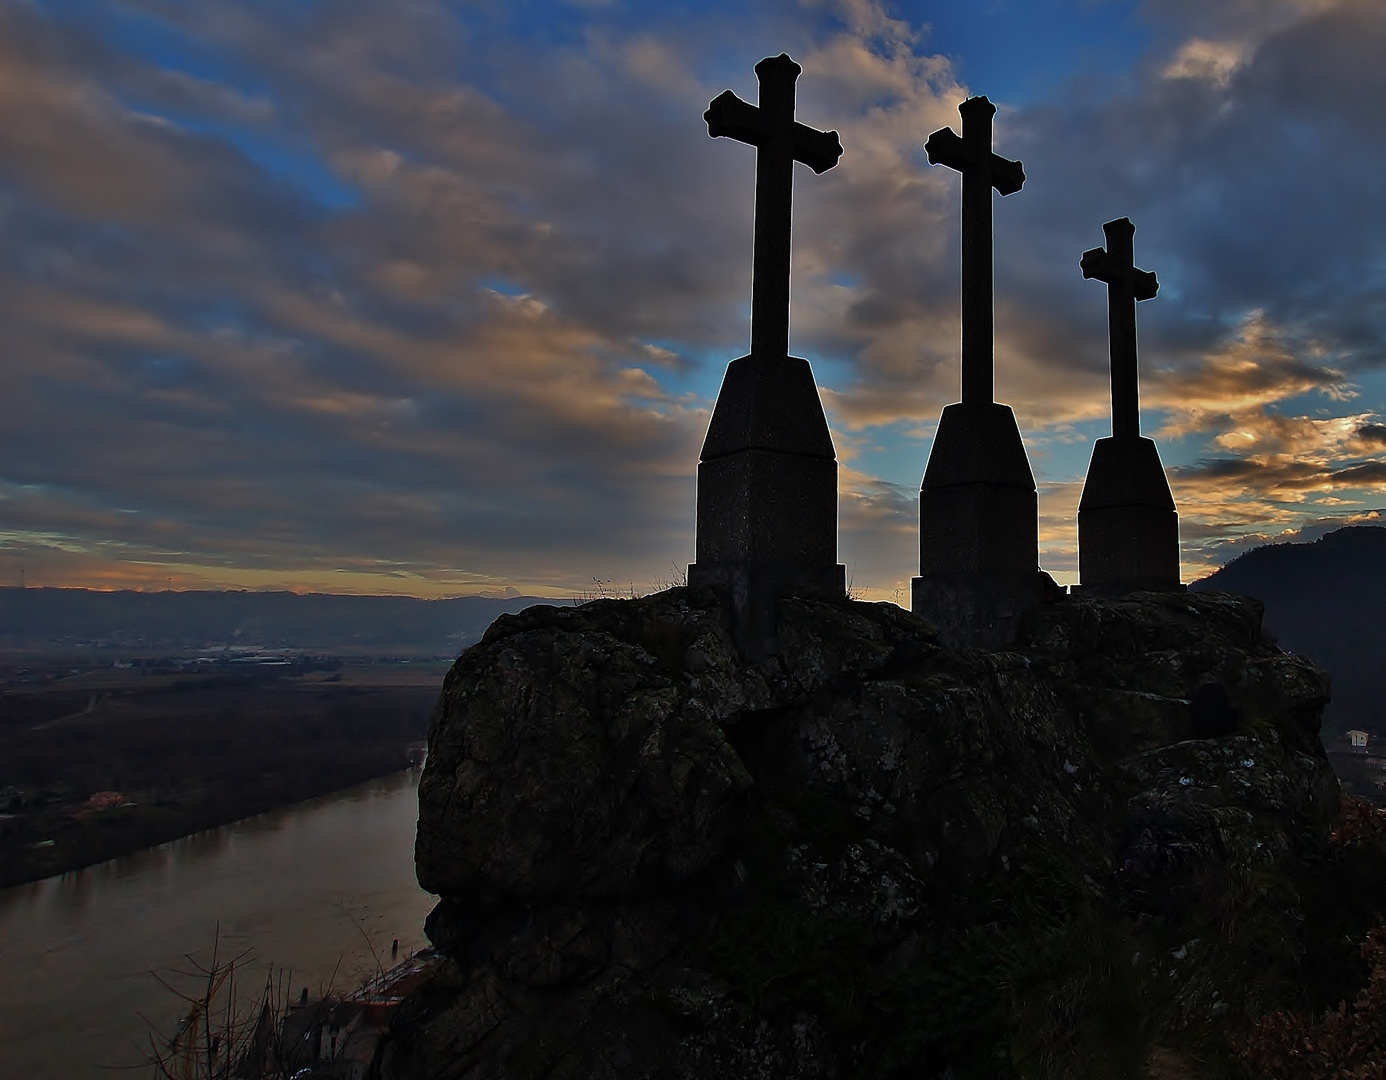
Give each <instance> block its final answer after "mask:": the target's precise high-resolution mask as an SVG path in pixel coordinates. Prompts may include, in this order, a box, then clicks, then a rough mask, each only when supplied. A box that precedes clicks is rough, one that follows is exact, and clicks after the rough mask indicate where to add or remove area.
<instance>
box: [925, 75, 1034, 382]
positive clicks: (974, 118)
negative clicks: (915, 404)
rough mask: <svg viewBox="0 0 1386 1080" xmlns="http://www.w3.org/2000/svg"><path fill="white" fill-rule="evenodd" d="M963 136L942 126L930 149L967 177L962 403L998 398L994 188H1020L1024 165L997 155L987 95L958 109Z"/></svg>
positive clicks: (935, 158)
mask: <svg viewBox="0 0 1386 1080" xmlns="http://www.w3.org/2000/svg"><path fill="white" fill-rule="evenodd" d="M958 112H959V113H961V114H962V136H961V137H959V136H958V135H956V134H955V133H954V132H953V129H952V128H939V130H938V131H935V132H934V133H933V134H932V135H930V136H929V140H928V142H926V143H925V144H924V150H925V152H926V153H927V154H928V156H929V164H930V165H947V166H948V167H949V168H950V169H957V170H958V172H960V173H962V176H963V190H962V399H963V401H987V402H989V401H991V400H993V392H994V386H995V384H994V380H993V377H992V240H991V189H992V188H995V189H996V190H997V191H998V192H1000V193H1001V194H1002V195H1010V194H1011V193H1012V192H1016V191H1019V190H1020V187H1021V185H1022V184H1024V183H1025V170H1024V169H1023V168H1022V167H1021V165H1020V162H1018V161H1011V160H1009V159H1007V158H1003V157H1001V156H1000V155H998V154H993V153H992V152H991V118H992V117H993V116H995V115H996V106H995V105H993V104H992V103H991V102H990V101H988V100H987V98H986V97H972V98H968V99H967V100H966V101H964V102H963V103H962V104H961V105H959V106H958Z"/></svg>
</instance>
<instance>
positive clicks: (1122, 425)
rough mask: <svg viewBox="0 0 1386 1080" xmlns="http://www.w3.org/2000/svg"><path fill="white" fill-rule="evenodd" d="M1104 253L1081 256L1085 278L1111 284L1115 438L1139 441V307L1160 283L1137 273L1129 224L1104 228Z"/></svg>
mask: <svg viewBox="0 0 1386 1080" xmlns="http://www.w3.org/2000/svg"><path fill="white" fill-rule="evenodd" d="M1102 232H1103V233H1104V234H1105V235H1106V237H1107V247H1106V250H1103V249H1102V248H1093V249H1092V250H1091V251H1085V252H1083V260H1082V263H1081V266H1082V270H1083V277H1085V278H1096V279H1097V280H1098V281H1102V282H1106V284H1107V327H1108V337H1109V341H1110V350H1111V352H1110V355H1111V365H1112V435H1113V436H1114V437H1119V438H1120V437H1125V438H1136V437H1138V436H1139V435H1140V433H1141V408H1140V385H1139V380H1138V375H1137V370H1136V369H1137V361H1136V302H1137V301H1138V300H1149V299H1151V298H1153V297H1154V295H1155V294H1156V292H1158V291H1159V288H1160V283H1159V282H1158V281H1157V280H1156V279H1155V275H1154V274H1152V273H1150V271H1148V270H1140V269H1137V268H1136V265H1135V262H1136V256H1135V244H1134V237H1135V235H1136V227H1135V226H1134V225H1133V224H1131V219H1130V218H1117V219H1116V220H1115V221H1109V222H1107V223H1106V224H1105V225H1103V226H1102Z"/></svg>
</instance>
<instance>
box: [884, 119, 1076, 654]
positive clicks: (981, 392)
mask: <svg viewBox="0 0 1386 1080" xmlns="http://www.w3.org/2000/svg"><path fill="white" fill-rule="evenodd" d="M958 112H959V113H960V114H961V115H962V135H961V136H959V135H957V134H956V133H955V132H954V131H953V130H952V129H951V128H940V129H939V130H938V131H935V132H934V133H933V134H932V135H930V136H929V140H928V142H926V143H925V144H924V149H925V151H926V152H927V153H928V155H929V162H930V163H931V164H933V165H946V166H947V167H948V168H950V169H956V170H958V172H960V173H962V400H961V401H957V402H954V403H953V404H952V405H946V406H944V409H943V413H942V414H941V415H940V416H939V418H938V429H937V430H936V431H935V433H934V444H933V446H932V448H931V449H930V450H929V463H928V465H927V466H925V469H924V480H923V482H922V483H921V484H920V485H919V576H918V577H917V578H915V579H914V580H913V581H912V582H911V583H910V605H911V607H913V609H914V610H915V611H917V612H919V613H920V614H922V615H924V616H925V617H926V618H928V619H929V620H930V621H931V622H933V623H934V625H935V626H936V627H937V628H938V631H939V633H940V635H941V636H942V638H943V640H944V641H946V642H948V643H949V644H954V645H976V646H984V647H987V648H997V647H1004V646H1006V645H1009V644H1010V643H1011V641H1012V640H1014V637H1015V633H1016V630H1017V628H1018V626H1019V625H1020V619H1021V617H1022V616H1023V615H1024V613H1025V612H1026V611H1028V610H1030V609H1031V608H1033V607H1036V606H1038V604H1039V603H1040V601H1041V599H1042V598H1043V596H1044V595H1045V590H1046V582H1049V579H1048V578H1047V577H1045V575H1044V574H1043V573H1042V572H1041V571H1040V568H1039V504H1038V495H1037V492H1036V490H1035V476H1034V473H1032V472H1031V471H1030V462H1029V460H1028V459H1027V458H1026V456H1025V444H1024V442H1023V440H1022V439H1021V437H1020V428H1019V426H1018V425H1017V424H1016V422H1015V413H1014V412H1013V411H1012V410H1011V408H1010V406H1008V405H1003V404H1001V403H999V402H997V401H996V400H994V388H995V379H994V376H993V374H992V316H991V312H992V243H991V192H992V189H993V188H995V189H996V190H997V191H999V192H1000V193H1001V194H1002V195H1010V194H1011V193H1013V192H1016V191H1019V190H1020V187H1021V185H1022V184H1024V183H1025V170H1024V169H1022V168H1021V165H1020V162H1018V161H1009V160H1007V159H1006V158H1003V157H1000V156H999V155H997V154H994V153H992V151H991V119H992V117H993V116H995V115H996V106H995V105H993V104H992V103H991V102H990V101H988V100H987V99H986V98H984V97H973V98H968V99H967V100H966V101H964V102H963V103H962V104H961V105H959V106H958ZM1048 587H1051V588H1052V587H1053V586H1052V582H1050V583H1049V586H1048Z"/></svg>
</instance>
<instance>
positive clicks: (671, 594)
mask: <svg viewBox="0 0 1386 1080" xmlns="http://www.w3.org/2000/svg"><path fill="white" fill-rule="evenodd" d="M1260 616H1261V610H1260V606H1259V605H1258V604H1257V603H1256V602H1255V601H1253V600H1249V599H1246V598H1243V597H1236V596H1231V595H1227V594H1217V593H1204V594H1173V593H1135V594H1131V595H1129V596H1126V597H1123V598H1120V599H1103V598H1097V597H1083V598H1068V599H1063V600H1060V601H1059V602H1055V603H1051V604H1047V605H1045V606H1043V607H1041V608H1040V609H1038V610H1037V611H1035V612H1032V613H1031V614H1029V615H1028V616H1026V619H1025V621H1024V622H1023V623H1022V625H1021V627H1020V631H1019V636H1018V639H1017V642H1016V644H1015V645H1014V646H1013V647H1011V648H1009V649H1007V650H1005V651H985V650H977V649H951V648H944V647H942V645H941V644H940V643H939V639H938V635H937V634H936V633H935V631H934V629H933V628H932V627H931V626H930V625H929V624H928V623H927V622H925V621H924V620H923V619H921V618H918V617H916V616H914V615H912V614H910V613H909V612H905V611H902V610H901V609H900V608H898V607H896V606H895V605H893V604H867V603H860V602H854V601H851V600H841V601H828V600H824V601H810V600H786V601H782V602H781V603H780V606H779V652H778V653H777V655H775V656H771V657H767V658H763V659H760V660H756V661H754V662H748V661H746V660H744V659H742V658H741V657H740V656H739V654H738V652H737V650H736V648H735V646H734V644H733V638H732V636H731V628H730V616H729V613H728V611H727V610H726V609H725V607H724V605H723V602H722V600H721V599H720V597H719V594H718V593H717V592H715V591H714V590H710V589H672V590H669V591H667V592H664V593H660V594H657V595H654V596H649V597H645V598H642V599H638V600H599V601H594V602H592V603H588V604H584V605H581V606H577V607H566V608H559V607H535V608H530V609H528V610H527V611H525V612H523V613H521V614H519V615H509V616H502V617H501V618H500V619H498V620H497V621H496V623H495V624H493V625H492V627H491V628H490V629H489V630H488V631H487V633H486V635H485V637H484V638H483V639H482V641H481V642H479V643H478V644H477V645H475V646H474V647H473V648H471V649H469V650H468V651H467V652H466V653H465V654H463V656H462V657H461V658H460V659H459V660H458V662H457V664H456V665H455V666H454V668H453V669H452V671H451V673H450V674H449V676H448V678H447V681H446V683H445V685H444V689H443V693H442V696H441V699H440V701H439V704H438V709H437V712H436V714H435V716H434V720H433V725H432V730H431V733H430V736H429V749H428V760H427V764H426V766H425V769H424V775H423V779H422V781H421V784H420V791H419V826H418V840H417V847H416V862H417V870H418V877H419V881H420V883H421V884H422V885H423V887H424V888H425V889H428V890H429V891H431V892H435V893H437V894H438V895H439V897H440V900H439V903H438V906H437V907H436V908H435V910H434V912H433V913H432V915H430V917H429V920H428V924H427V932H428V934H429V937H430V938H431V940H432V941H433V942H434V944H435V945H436V946H437V947H438V948H439V949H440V950H441V951H442V952H443V953H444V954H446V956H447V961H446V962H445V963H444V964H442V965H441V966H440V968H439V969H438V974H437V975H436V977H435V978H433V980H432V981H431V982H429V983H428V984H427V985H425V986H424V987H422V988H421V989H420V990H419V991H417V992H416V993H415V994H414V995H413V996H412V997H411V998H410V999H409V1000H408V1001H406V1002H405V1004H404V1005H403V1006H402V1007H401V1009H400V1010H399V1011H398V1013H397V1014H396V1017H395V1020H394V1024H393V1028H392V1038H391V1041H390V1043H389V1045H388V1047H387V1049H386V1052H385V1055H384V1069H385V1074H386V1075H389V1076H394V1077H397V1078H400V1080H412V1078H423V1077H430V1078H443V1077H447V1078H456V1080H481V1078H483V1077H486V1078H492V1077H505V1078H509V1080H529V1078H538V1077H545V1078H546V1080H565V1078H569V1077H571V1078H573V1080H577V1078H582V1080H590V1078H605V1077H611V1078H613V1080H614V1078H616V1077H620V1078H622V1080H631V1078H650V1080H654V1078H670V1080H672V1078H684V1080H694V1078H703V1077H707V1078H709V1080H710V1078H712V1077H717V1078H719V1080H740V1078H746V1080H750V1078H752V1077H755V1078H762V1077H764V1078H770V1077H774V1078H779V1077H785V1078H789V1077H795V1078H798V1077H803V1078H808V1077H844V1078H845V1077H848V1076H887V1077H888V1076H920V1077H928V1076H947V1075H952V1076H955V1077H968V1076H977V1077H982V1076H1123V1075H1136V1074H1137V1071H1138V1070H1139V1068H1140V1067H1141V1066H1142V1064H1143V1063H1144V1062H1145V1061H1147V1060H1148V1059H1149V1058H1150V1056H1151V1054H1152V1053H1155V1054H1167V1053H1170V1052H1172V1051H1171V1050H1170V1049H1169V1048H1170V1047H1175V1048H1176V1049H1177V1050H1180V1052H1184V1051H1187V1052H1188V1053H1190V1054H1195V1053H1196V1054H1198V1055H1201V1056H1202V1059H1204V1060H1221V1059H1220V1058H1219V1055H1222V1056H1223V1057H1225V1056H1226V1054H1227V1053H1228V1052H1229V1051H1228V1050H1227V1047H1228V1045H1230V1044H1228V1042H1227V1039H1226V1035H1227V1032H1228V1031H1230V1030H1231V1029H1232V1028H1233V1027H1235V1026H1236V1025H1237V1024H1239V1023H1240V1024H1245V1023H1246V1022H1249V1019H1250V1018H1252V1017H1254V1016H1257V1015H1260V1014H1261V1013H1262V1012H1264V1011H1265V1010H1267V1009H1269V1008H1273V1007H1278V1006H1279V1005H1282V1004H1284V1003H1286V1002H1289V1001H1300V1000H1301V999H1302V997H1303V993H1304V991H1303V986H1304V978H1303V974H1304V969H1305V966H1306V965H1312V964H1314V963H1317V961H1318V959H1319V958H1318V957H1317V954H1315V953H1314V951H1313V950H1314V949H1317V948H1329V949H1330V950H1331V949H1336V948H1338V946H1337V945H1336V944H1329V945H1324V942H1328V941H1330V939H1331V941H1332V942H1337V940H1338V939H1339V938H1342V937H1343V934H1344V933H1346V932H1347V930H1351V931H1352V932H1355V931H1356V930H1357V929H1360V928H1358V927H1355V926H1354V927H1351V928H1346V929H1345V928H1341V927H1332V928H1329V927H1327V924H1326V923H1325V921H1324V920H1325V919H1326V918H1328V916H1327V915H1325V914H1324V912H1323V911H1322V910H1320V905H1317V904H1316V902H1315V899H1314V898H1315V897H1318V896H1321V895H1322V891H1323V888H1324V887H1325V885H1324V883H1325V882H1326V881H1327V880H1328V875H1329V873H1330V871H1329V870H1326V869H1325V868H1326V867H1331V864H1332V853H1331V850H1330V846H1329V831H1330V828H1331V826H1332V823H1333V821H1334V819H1335V817H1336V815H1337V813H1338V807H1339V791H1338V785H1337V781H1336V780H1335V779H1334V776H1333V774H1332V771H1331V770H1330V768H1329V765H1328V762H1327V760H1326V758H1325V756H1324V753H1323V748H1322V746H1321V744H1320V742H1319V738H1318V723H1319V716H1320V712H1321V710H1322V707H1323V705H1324V703H1325V702H1326V701H1327V700H1328V683H1327V679H1326V677H1325V675H1324V674H1323V672H1321V671H1320V670H1318V669H1317V668H1315V667H1314V666H1312V665H1311V664H1309V663H1308V662H1306V661H1305V660H1303V659H1302V658H1299V657H1296V656H1293V655H1290V654H1287V653H1285V652H1282V651H1281V650H1280V649H1279V648H1277V647H1276V645H1275V644H1273V643H1272V642H1271V641H1270V640H1269V639H1267V638H1266V637H1264V636H1263V635H1262V633H1261V626H1260ZM1340 931H1342V932H1340ZM1339 952H1341V949H1339ZM1336 955H1337V954H1336V953H1335V956H1336ZM1339 968H1341V970H1342V972H1344V974H1342V976H1341V978H1339V980H1338V982H1337V983H1332V984H1331V985H1327V984H1326V985H1323V986H1321V987H1319V989H1318V990H1317V991H1316V993H1319V994H1320V996H1323V997H1324V1000H1328V998H1330V997H1332V995H1333V994H1334V993H1339V992H1340V991H1341V992H1342V993H1340V996H1342V995H1343V994H1348V995H1349V996H1350V993H1349V991H1350V988H1349V987H1347V986H1346V983H1345V982H1344V980H1346V981H1348V982H1350V981H1351V979H1352V978H1354V977H1356V974H1357V973H1358V972H1357V969H1356V968H1355V967H1354V966H1353V965H1352V963H1345V964H1340V965H1338V968H1335V969H1334V970H1338V969H1339ZM1340 984H1342V985H1340ZM1333 1000H1337V999H1336V998H1335V999H1333ZM1181 1048H1182V1049H1181ZM950 1070H951V1072H950ZM1208 1075H1209V1076H1212V1075H1217V1074H1215V1073H1212V1072H1210V1073H1208Z"/></svg>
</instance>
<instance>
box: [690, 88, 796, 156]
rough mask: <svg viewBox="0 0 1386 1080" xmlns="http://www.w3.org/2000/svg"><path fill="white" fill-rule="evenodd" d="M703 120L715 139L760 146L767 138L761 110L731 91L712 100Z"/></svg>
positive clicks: (723, 92)
mask: <svg viewBox="0 0 1386 1080" xmlns="http://www.w3.org/2000/svg"><path fill="white" fill-rule="evenodd" d="M703 119H704V120H706V121H707V133H708V134H709V135H711V136H712V137H713V138H714V139H718V138H722V137H723V136H725V137H726V138H729V139H735V140H736V141H737V142H744V143H750V144H751V145H752V146H759V145H760V143H761V140H762V139H763V138H764V137H765V128H764V125H763V124H762V123H761V119H760V110H759V109H758V108H756V107H755V106H754V105H752V104H750V103H749V102H746V101H742V100H741V99H740V98H739V97H737V96H736V95H735V94H733V93H732V92H731V91H730V90H723V91H722V92H721V93H720V94H718V95H717V96H716V97H715V98H713V99H712V103H711V104H710V105H708V107H707V112H705V113H703ZM820 171H821V170H820Z"/></svg>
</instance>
